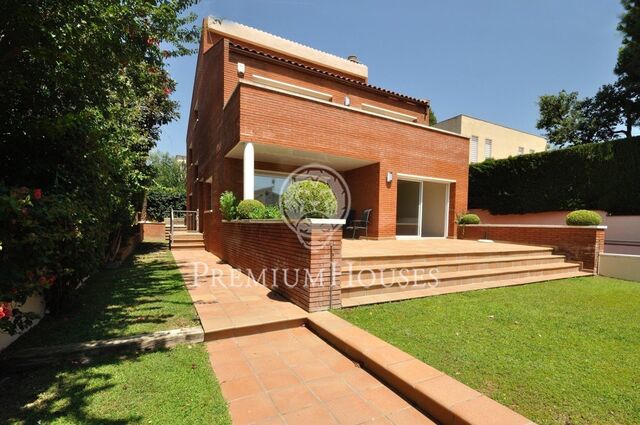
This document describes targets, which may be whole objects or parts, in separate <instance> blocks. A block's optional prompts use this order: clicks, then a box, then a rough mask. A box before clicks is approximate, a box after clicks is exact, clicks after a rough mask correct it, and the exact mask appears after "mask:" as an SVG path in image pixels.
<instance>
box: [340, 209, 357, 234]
mask: <svg viewBox="0 0 640 425" xmlns="http://www.w3.org/2000/svg"><path fill="white" fill-rule="evenodd" d="M354 218H356V210H354V209H353V208H352V209H350V210H349V213H348V214H347V217H346V219H345V222H344V227H343V228H342V237H343V238H346V237H347V228H348V227H351V223H353V219H354Z"/></svg>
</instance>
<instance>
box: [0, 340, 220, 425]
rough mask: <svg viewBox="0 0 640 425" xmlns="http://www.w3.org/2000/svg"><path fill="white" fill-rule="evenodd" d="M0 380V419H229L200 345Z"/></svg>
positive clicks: (202, 421) (197, 421)
mask: <svg viewBox="0 0 640 425" xmlns="http://www.w3.org/2000/svg"><path fill="white" fill-rule="evenodd" d="M0 384H1V386H2V388H3V394H2V403H1V404H2V408H0V423H11V424H34V423H46V424H142V423H145V424H148V423H156V424H230V423H231V421H230V419H229V415H228V413H227V406H226V403H225V401H224V399H223V398H222V395H221V393H220V388H219V386H218V383H217V382H216V379H215V377H214V375H213V371H212V370H211V366H210V365H209V361H208V356H207V352H206V349H205V347H204V345H202V344H199V345H181V346H178V347H175V348H173V349H168V350H164V351H156V352H153V353H148V354H140V355H138V356H132V357H115V356H110V357H105V358H101V359H98V360H96V361H95V363H92V364H89V365H72V364H63V365H52V366H49V367H46V368H43V369H38V370H34V371H29V372H25V373H21V374H18V375H12V376H10V377H8V378H5V379H4V380H2V379H1V378H0Z"/></svg>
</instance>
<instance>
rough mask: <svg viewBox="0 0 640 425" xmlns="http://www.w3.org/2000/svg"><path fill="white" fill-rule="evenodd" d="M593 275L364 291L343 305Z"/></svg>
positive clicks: (576, 274)
mask: <svg viewBox="0 0 640 425" xmlns="http://www.w3.org/2000/svg"><path fill="white" fill-rule="evenodd" d="M584 276H593V274H592V273H588V272H581V271H576V272H566V273H554V274H549V275H545V276H542V277H540V276H527V277H522V278H518V279H509V280H492V281H487V282H478V283H469V284H465V285H455V286H445V287H437V288H426V289H418V290H413V291H394V292H387V293H377V294H375V293H366V292H365V293H363V294H362V295H359V296H352V297H348V298H345V297H343V299H342V307H344V308H348V307H357V306H360V305H369V304H379V303H386V302H395V301H403V300H409V299H414V298H424V297H432V296H436V295H445V294H453V293H457V292H467V291H476V290H481V289H492V288H501V287H506V286H516V285H526V284H529V283H539V282H547V281H553V280H558V279H569V278H574V277H584Z"/></svg>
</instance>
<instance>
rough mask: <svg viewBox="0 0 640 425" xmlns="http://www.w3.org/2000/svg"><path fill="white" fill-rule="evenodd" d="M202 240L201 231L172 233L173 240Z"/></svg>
mask: <svg viewBox="0 0 640 425" xmlns="http://www.w3.org/2000/svg"><path fill="white" fill-rule="evenodd" d="M200 240H203V236H202V233H174V234H173V241H174V242H175V241H200Z"/></svg>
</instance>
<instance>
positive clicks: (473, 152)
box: [469, 136, 478, 163]
mask: <svg viewBox="0 0 640 425" xmlns="http://www.w3.org/2000/svg"><path fill="white" fill-rule="evenodd" d="M469 160H470V161H471V162H472V163H473V162H478V136H471V148H470V149H469Z"/></svg>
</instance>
